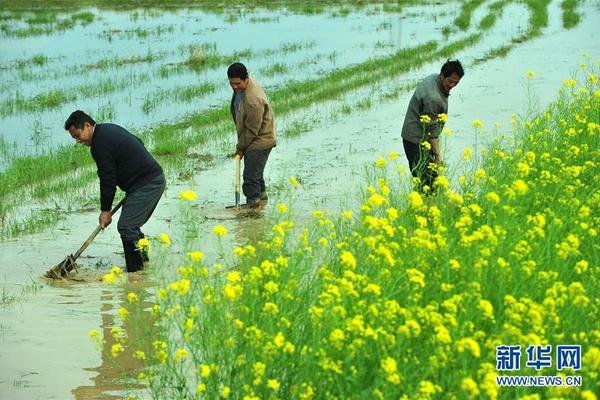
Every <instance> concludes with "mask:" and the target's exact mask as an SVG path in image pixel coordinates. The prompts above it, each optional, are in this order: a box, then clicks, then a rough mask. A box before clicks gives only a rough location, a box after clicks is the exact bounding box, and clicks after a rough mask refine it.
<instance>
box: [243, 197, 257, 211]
mask: <svg viewBox="0 0 600 400" xmlns="http://www.w3.org/2000/svg"><path fill="white" fill-rule="evenodd" d="M260 206H261V203H260V198H258V197H257V198H255V199H246V204H243V205H242V207H244V208H253V209H259V208H260Z"/></svg>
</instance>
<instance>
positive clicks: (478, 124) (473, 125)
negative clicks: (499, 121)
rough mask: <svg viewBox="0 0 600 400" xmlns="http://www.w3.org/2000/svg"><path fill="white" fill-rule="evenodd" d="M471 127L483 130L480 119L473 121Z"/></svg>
mask: <svg viewBox="0 0 600 400" xmlns="http://www.w3.org/2000/svg"><path fill="white" fill-rule="evenodd" d="M471 126H472V127H473V128H475V129H483V122H482V121H481V120H480V119H474V120H473V122H471Z"/></svg>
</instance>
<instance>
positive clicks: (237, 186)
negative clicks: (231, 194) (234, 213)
mask: <svg viewBox="0 0 600 400" xmlns="http://www.w3.org/2000/svg"><path fill="white" fill-rule="evenodd" d="M240 160H241V158H240V155H239V154H236V155H235V205H234V206H227V207H225V208H234V207H235V208H239V207H240Z"/></svg>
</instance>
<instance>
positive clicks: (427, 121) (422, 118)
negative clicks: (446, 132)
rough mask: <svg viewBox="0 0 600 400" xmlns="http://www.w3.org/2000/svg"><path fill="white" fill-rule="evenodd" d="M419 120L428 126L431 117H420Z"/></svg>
mask: <svg viewBox="0 0 600 400" xmlns="http://www.w3.org/2000/svg"><path fill="white" fill-rule="evenodd" d="M419 119H420V120H421V123H423V124H429V123H430V122H431V117H430V116H429V115H421V117H420V118H419Z"/></svg>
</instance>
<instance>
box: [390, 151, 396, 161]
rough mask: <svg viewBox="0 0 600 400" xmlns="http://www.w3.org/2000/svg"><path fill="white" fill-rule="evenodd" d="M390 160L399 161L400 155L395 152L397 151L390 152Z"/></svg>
mask: <svg viewBox="0 0 600 400" xmlns="http://www.w3.org/2000/svg"><path fill="white" fill-rule="evenodd" d="M388 158H389V159H390V160H395V159H397V158H398V153H397V152H395V151H390V152H389V153H388Z"/></svg>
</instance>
